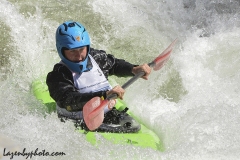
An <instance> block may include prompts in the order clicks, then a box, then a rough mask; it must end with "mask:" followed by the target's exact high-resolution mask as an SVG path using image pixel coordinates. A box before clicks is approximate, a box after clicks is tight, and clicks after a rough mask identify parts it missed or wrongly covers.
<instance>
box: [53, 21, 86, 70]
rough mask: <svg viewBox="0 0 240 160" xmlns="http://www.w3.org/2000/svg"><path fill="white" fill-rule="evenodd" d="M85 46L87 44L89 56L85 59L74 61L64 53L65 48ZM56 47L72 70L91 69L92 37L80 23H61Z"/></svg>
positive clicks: (57, 33)
mask: <svg viewBox="0 0 240 160" xmlns="http://www.w3.org/2000/svg"><path fill="white" fill-rule="evenodd" d="M84 46H87V56H86V58H85V60H84V61H81V62H72V61H70V60H68V59H67V58H66V57H65V55H64V53H63V50H64V49H75V48H81V47H84ZM56 47H57V51H58V54H59V57H60V58H61V59H62V61H63V63H65V64H66V65H67V66H68V67H69V69H70V70H71V71H73V72H77V73H82V72H84V71H88V70H90V69H91V65H90V66H89V65H88V64H89V62H90V60H89V56H88V55H89V50H90V38H89V35H88V32H87V31H86V29H85V28H84V26H83V25H81V24H80V23H78V22H74V21H67V22H64V23H63V24H61V25H60V26H59V27H58V28H57V31H56ZM88 61H89V62H88Z"/></svg>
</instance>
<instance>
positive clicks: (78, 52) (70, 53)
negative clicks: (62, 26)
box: [64, 47, 87, 62]
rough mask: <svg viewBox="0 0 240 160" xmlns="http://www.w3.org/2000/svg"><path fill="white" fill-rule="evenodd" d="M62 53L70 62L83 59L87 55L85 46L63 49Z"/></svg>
mask: <svg viewBox="0 0 240 160" xmlns="http://www.w3.org/2000/svg"><path fill="white" fill-rule="evenodd" d="M64 55H65V57H66V58H67V59H68V60H70V61H72V62H81V61H84V60H85V58H86V56H87V47H82V48H76V49H70V50H64Z"/></svg>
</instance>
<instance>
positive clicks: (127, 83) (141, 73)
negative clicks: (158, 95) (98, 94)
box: [106, 61, 155, 100]
mask: <svg viewBox="0 0 240 160" xmlns="http://www.w3.org/2000/svg"><path fill="white" fill-rule="evenodd" d="M148 65H149V66H150V67H153V66H154V65H155V62H154V61H153V62H151V63H149V64H148ZM144 74H145V72H143V71H142V72H139V73H138V74H136V75H135V76H133V77H132V78H131V79H129V80H128V81H127V82H126V83H124V84H123V85H122V88H123V89H126V88H127V87H129V86H130V85H131V84H133V83H134V82H135V81H136V80H137V79H139V78H140V77H142V76H143V75H144ZM117 96H118V95H117V94H116V93H114V94H111V95H109V96H107V98H106V99H108V100H110V99H115V98H117Z"/></svg>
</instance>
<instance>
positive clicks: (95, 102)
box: [83, 39, 177, 130]
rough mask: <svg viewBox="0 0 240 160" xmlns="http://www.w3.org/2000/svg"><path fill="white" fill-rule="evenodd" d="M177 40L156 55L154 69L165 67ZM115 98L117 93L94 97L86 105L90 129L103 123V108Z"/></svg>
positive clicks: (130, 81)
mask: <svg viewBox="0 0 240 160" xmlns="http://www.w3.org/2000/svg"><path fill="white" fill-rule="evenodd" d="M176 41H177V39H175V40H174V41H173V42H172V43H171V44H170V45H169V46H168V47H167V48H166V49H165V50H164V51H163V52H162V53H161V54H160V55H159V56H158V57H156V58H155V59H154V60H153V61H152V62H151V63H149V64H148V65H149V66H150V67H152V68H153V70H154V71H157V70H160V69H161V68H162V67H163V65H164V64H165V63H166V62H167V60H168V59H169V57H170V54H171V52H172V50H173V47H174V45H175V43H176ZM144 74H145V73H144V72H143V71H142V72H140V73H138V74H136V75H135V76H134V77H132V78H131V79H129V80H128V81H127V82H126V83H125V84H123V86H122V88H123V89H126V88H127V87H128V86H130V85H131V84H132V83H133V82H135V81H136V80H137V79H138V78H140V77H142V76H143V75H144ZM115 98H117V94H111V95H109V96H107V98H106V99H105V100H102V99H101V98H100V97H94V98H92V99H91V100H90V101H88V102H87V103H86V104H85V105H84V107H83V118H84V121H85V123H86V125H87V127H88V128H89V130H95V129H97V128H98V127H99V126H100V125H101V124H102V122H103V119H104V110H103V109H104V107H105V106H107V105H108V103H109V102H110V100H111V99H115Z"/></svg>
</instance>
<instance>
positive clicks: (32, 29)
mask: <svg viewBox="0 0 240 160" xmlns="http://www.w3.org/2000/svg"><path fill="white" fill-rule="evenodd" d="M81 6H84V7H82V8H83V9H81ZM59 10H60V12H56V11H59ZM73 11H75V12H73ZM53 13H56V14H53ZM239 13H240V12H239V1H229V2H225V1H208V0H204V1H202V0H201V1H200V0H195V1H187V0H183V1H178V2H176V1H173V0H170V1H156V0H152V1H146V0H138V1H135V0H132V1H131V2H128V1H121V2H120V1H114V0H113V1H108V2H106V1H103V0H98V1H95V0H91V1H82V2H81V4H80V3H79V1H77V0H73V1H69V2H68V1H62V0H61V1H44V0H39V1H36V2H32V1H24V2H21V1H20V2H19V1H14V0H11V2H10V1H7V0H3V1H2V2H1V5H0V21H1V23H0V24H4V28H1V29H0V31H1V32H3V31H4V32H7V33H6V35H4V39H3V38H1V42H4V43H2V44H6V46H2V45H0V54H1V55H3V54H4V55H7V56H6V57H7V58H6V59H4V61H3V59H2V58H1V64H3V66H1V72H2V73H1V74H0V75H3V77H1V81H0V91H1V96H0V101H1V104H0V108H1V110H0V115H1V116H0V128H1V129H0V134H2V136H1V137H6V138H4V139H6V140H4V141H1V143H0V144H1V146H0V149H2V148H4V147H8V146H7V144H10V142H11V143H15V144H16V147H17V148H18V149H20V150H21V149H22V148H26V149H27V150H29V151H34V150H35V149H36V148H39V150H43V149H45V150H47V151H49V152H64V153H66V154H67V155H65V156H62V157H38V156H36V157H33V159H103V158H104V159H120V158H121V159H238V157H239V150H240V146H239V143H240V136H239V134H238V133H239V132H240V124H239V123H238V122H239V121H240V118H239V117H240V116H239V115H240V99H239V95H240V84H239V79H240V78H239V77H240V63H239V62H240V58H239V56H238V55H239V50H240V45H239V41H240V23H239V19H238V18H237V17H239ZM71 15H72V16H71ZM70 18H72V19H76V20H77V21H80V22H83V23H84V25H85V26H86V28H89V29H88V30H89V33H90V35H91V40H92V46H93V47H96V48H101V49H105V50H106V51H107V52H109V53H113V54H114V55H116V56H117V57H120V58H125V59H128V60H129V61H131V62H133V63H145V62H149V61H151V60H152V59H153V58H154V57H155V56H156V55H157V54H158V53H160V52H161V51H162V50H164V48H165V47H167V46H168V44H170V42H171V41H172V40H174V39H175V38H178V43H177V45H176V47H175V49H174V52H173V54H172V57H171V59H170V61H169V63H168V64H167V65H166V66H165V67H164V68H162V69H161V71H159V72H153V73H152V75H151V76H150V77H149V81H144V80H138V81H137V82H136V83H134V85H132V86H130V87H129V88H128V89H127V92H126V95H125V100H126V102H127V103H128V104H129V106H130V107H129V108H130V110H131V111H132V112H133V113H134V114H135V115H136V116H137V117H138V119H139V120H140V121H141V122H142V123H144V124H145V125H146V126H147V127H149V128H150V129H152V130H153V131H155V132H156V133H157V135H158V136H159V138H160V139H161V140H162V141H163V143H164V145H165V148H166V150H165V151H164V152H158V151H153V150H151V149H142V148H139V147H134V146H122V145H116V144H111V143H110V142H109V141H106V140H105V139H103V138H102V137H101V136H99V137H97V138H98V139H99V141H100V143H99V144H98V146H97V147H96V146H92V145H91V144H90V143H89V142H87V140H86V139H85V137H84V135H83V134H80V133H77V132H75V130H74V126H73V125H72V124H71V123H65V124H63V123H61V122H59V120H58V118H57V115H56V114H55V113H51V114H47V113H45V112H46V108H45V107H44V106H43V105H42V104H41V103H40V102H38V101H37V100H36V99H35V98H34V96H33V95H32V93H31V87H30V86H31V82H32V81H33V80H35V79H38V78H40V77H41V76H44V75H46V74H47V72H48V71H50V70H51V68H52V66H53V65H54V63H56V62H58V61H59V58H58V56H57V53H56V50H55V42H54V34H55V29H56V27H57V26H58V25H59V23H61V22H62V21H65V20H68V19H70ZM2 61H3V62H2ZM5 68H6V69H5ZM116 81H117V83H119V84H122V83H124V82H125V81H126V79H116ZM0 140H1V138H0ZM5 141H7V142H5ZM0 153H1V151H0ZM4 158H6V157H4ZM15 158H21V157H15Z"/></svg>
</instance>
